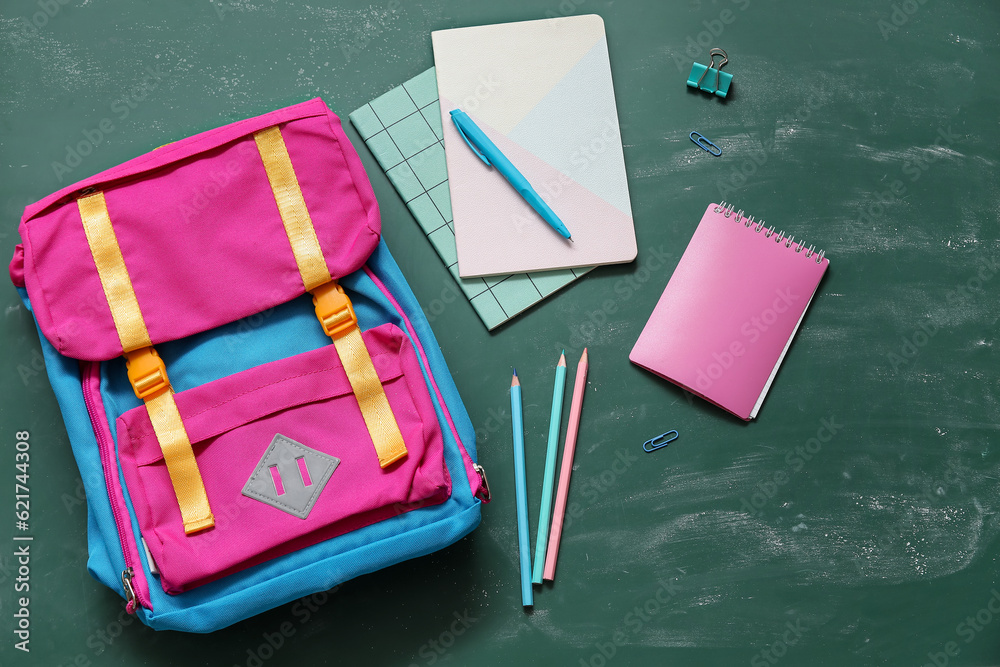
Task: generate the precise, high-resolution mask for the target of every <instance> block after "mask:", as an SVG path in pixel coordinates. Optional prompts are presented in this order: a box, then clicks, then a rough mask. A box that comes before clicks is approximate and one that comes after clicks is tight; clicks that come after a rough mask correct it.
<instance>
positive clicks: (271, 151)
mask: <svg viewBox="0 0 1000 667" xmlns="http://www.w3.org/2000/svg"><path fill="white" fill-rule="evenodd" d="M253 138H254V141H256V142H257V150H258V151H260V158H261V160H263V161H264V171H266V172H267V180H268V182H269V183H270V184H271V191H272V192H273V193H274V201H275V202H276V203H277V204H278V213H279V214H280V215H281V221H282V223H284V225H285V232H286V233H287V234H288V241H289V242H290V243H291V244H292V254H293V255H295V262H296V263H297V264H298V265H299V273H300V274H302V282H303V283H304V284H305V286H306V290H307V291H308V290H312V289H313V288H315V287H319V286H320V285H322V284H323V283H327V282H330V280H331V278H330V270H329V269H328V268H327V266H326V259H325V258H324V257H323V250H322V249H321V248H320V246H319V239H318V238H317V237H316V228H315V227H313V223H312V218H310V217H309V211H308V210H307V209H306V200H305V198H303V196H302V189H301V188H300V187H299V179H298V178H296V176H295V169H294V168H293V167H292V160H291V158H290V157H288V148H286V147H285V140H284V139H282V137H281V130H280V129H278V126H277V125H274V126H272V127H269V128H267V129H266V130H260V131H259V132H256V133H255V134H254V135H253Z"/></svg>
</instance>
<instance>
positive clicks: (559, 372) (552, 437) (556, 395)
mask: <svg viewBox="0 0 1000 667" xmlns="http://www.w3.org/2000/svg"><path fill="white" fill-rule="evenodd" d="M565 392H566V351H565V350H563V353H562V354H560V355H559V363H558V364H556V379H555V383H554V385H553V388H552V412H551V413H550V414H549V442H548V446H547V447H546V450H545V475H544V477H543V478H542V506H541V509H540V510H539V512H538V536H537V537H536V538H535V569H534V570H533V571H532V576H531V582H532V583H534V584H541V583H542V569H543V568H544V567H545V547H546V544H547V540H548V537H549V519H550V518H551V517H552V487H554V486H555V483H556V459H557V458H558V457H559V431H560V430H561V428H562V409H563V394H565Z"/></svg>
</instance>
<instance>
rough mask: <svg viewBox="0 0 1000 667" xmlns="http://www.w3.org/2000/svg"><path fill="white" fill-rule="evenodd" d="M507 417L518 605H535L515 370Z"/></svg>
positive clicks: (519, 392)
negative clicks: (517, 556) (518, 561)
mask: <svg viewBox="0 0 1000 667" xmlns="http://www.w3.org/2000/svg"><path fill="white" fill-rule="evenodd" d="M510 414H511V421H512V422H513V426H514V498H515V501H516V504H517V549H518V552H519V554H520V557H521V604H522V605H524V606H525V607H532V606H534V604H535V600H534V592H533V591H532V590H531V553H530V549H531V547H530V545H529V544H528V489H527V483H526V480H525V474H524V420H523V419H522V416H521V382H520V380H518V379H517V369H514V377H513V378H512V379H511V381H510Z"/></svg>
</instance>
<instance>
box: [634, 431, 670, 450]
mask: <svg viewBox="0 0 1000 667" xmlns="http://www.w3.org/2000/svg"><path fill="white" fill-rule="evenodd" d="M671 433H673V434H674V437H672V438H669V439H667V440H664V438H666V437H667V436H668V435H670V434H671ZM677 435H678V433H677V431H667V432H666V433H661V434H660V435H658V436H656V437H655V438H650V439H649V440H647V441H646V442H644V443H642V449H643V451H646V452H655V451H656V450H657V449H659V448H660V447H666V446H667V445H669V444H670V443H671V442H673V441H674V440H676V439H677Z"/></svg>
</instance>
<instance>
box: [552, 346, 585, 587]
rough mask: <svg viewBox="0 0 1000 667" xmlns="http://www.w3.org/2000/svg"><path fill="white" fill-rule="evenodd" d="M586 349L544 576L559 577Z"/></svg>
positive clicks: (578, 369) (578, 370) (571, 414)
mask: <svg viewBox="0 0 1000 667" xmlns="http://www.w3.org/2000/svg"><path fill="white" fill-rule="evenodd" d="M589 366H590V364H589V363H588V361H587V348H583V356H581V357H580V363H578V364H577V365H576V385H574V387H573V402H572V404H571V405H570V410H569V425H568V426H567V428H566V444H565V445H563V455H562V471H561V472H560V473H559V488H558V490H557V491H556V506H555V509H554V510H553V513H552V529H551V530H550V531H549V548H548V551H546V552H545V571H544V572H543V573H542V579H544V580H545V581H553V580H554V579H555V578H556V558H558V557H559V540H560V539H562V528H563V519H564V518H565V516H566V500H567V498H569V478H570V475H572V474H573V454H574V453H575V452H576V436H577V434H578V433H579V432H580V411H581V409H582V408H583V394H584V391H586V389H587V369H588V368H589Z"/></svg>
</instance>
